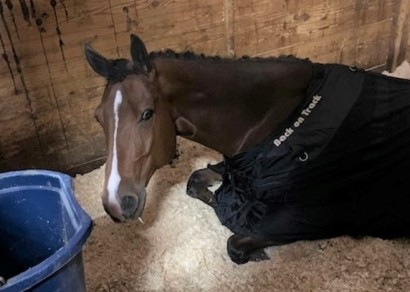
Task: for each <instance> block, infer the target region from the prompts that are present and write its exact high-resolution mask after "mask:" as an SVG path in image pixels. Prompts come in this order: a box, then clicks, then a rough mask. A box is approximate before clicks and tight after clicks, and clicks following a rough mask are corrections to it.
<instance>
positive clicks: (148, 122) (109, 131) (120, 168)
mask: <svg viewBox="0 0 410 292" xmlns="http://www.w3.org/2000/svg"><path fill="white" fill-rule="evenodd" d="M85 54H86V57H87V60H88V63H89V64H90V65H91V67H92V68H93V69H94V71H95V72H97V73H98V74H99V75H101V76H103V77H105V78H106V79H107V84H106V87H105V90H104V94H103V97H102V101H101V103H100V105H99V106H98V107H97V109H96V111H95V116H96V118H97V120H98V122H99V123H100V124H101V126H102V127H103V129H104V133H105V137H106V143H107V150H108V153H107V163H106V168H105V182H104V190H103V195H102V196H103V205H104V208H105V210H106V212H107V213H108V214H109V215H110V216H111V218H113V220H115V221H124V220H125V219H134V218H139V217H140V215H141V213H142V211H143V209H144V205H145V199H146V190H145V188H146V186H147V184H148V181H149V179H150V178H151V176H152V175H153V173H154V172H155V170H156V169H158V168H160V167H161V166H163V165H165V164H166V163H168V162H169V161H171V159H172V158H173V157H174V155H175V151H176V134H175V127H174V123H173V120H172V117H171V113H170V110H169V106H168V104H167V103H166V102H165V101H163V100H161V99H160V98H159V90H158V89H157V85H156V84H157V82H156V76H157V75H156V72H155V68H154V66H153V64H152V63H151V61H150V59H149V55H148V54H147V51H146V48H145V45H144V44H143V42H142V41H141V40H140V39H139V38H138V37H137V36H134V35H132V36H131V56H132V61H128V60H126V59H117V60H107V59H106V58H104V57H102V56H101V55H100V54H98V53H97V52H95V51H94V50H93V49H92V48H91V47H90V46H88V45H86V47H85Z"/></svg>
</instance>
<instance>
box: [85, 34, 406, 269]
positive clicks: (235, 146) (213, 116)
mask: <svg viewBox="0 0 410 292" xmlns="http://www.w3.org/2000/svg"><path fill="white" fill-rule="evenodd" d="M85 55H86V58H87V61H88V63H89V64H90V66H91V67H92V69H93V70H94V71H95V72H96V73H97V74H99V75H101V76H102V77H104V78H105V79H106V80H107V83H106V86H105V90H104V93H103V97H102V101H101V103H100V105H99V106H98V107H97V109H96V111H95V116H96V119H97V121H98V122H99V123H100V124H101V126H102V127H103V129H104V133H105V137H106V144H107V149H108V155H107V163H106V169H105V182H104V190H103V195H102V200H103V205H104V208H105V210H106V212H107V213H108V214H109V215H110V216H111V218H112V219H113V220H114V221H118V222H122V221H125V220H129V219H138V218H140V216H141V214H142V212H143V209H144V205H145V200H146V196H147V194H146V190H145V188H146V186H147V184H148V182H149V180H150V178H151V176H152V175H153V173H154V172H155V170H157V169H158V168H161V167H162V166H164V165H166V164H167V163H169V162H170V161H171V160H172V159H173V158H174V155H175V153H176V137H177V135H179V136H182V137H184V138H186V139H189V140H192V141H195V142H198V143H200V144H202V145H205V146H207V147H209V148H211V149H214V150H216V151H218V152H219V153H221V154H223V156H224V161H223V162H221V163H219V164H217V165H209V166H208V167H207V168H205V169H200V170H197V171H195V172H193V173H192V175H191V177H190V178H189V180H188V184H187V193H188V195H190V196H191V197H194V198H198V199H200V200H202V201H203V202H204V203H206V204H208V205H209V206H211V207H212V208H214V209H215V211H216V213H217V215H218V217H219V219H220V220H221V223H222V224H224V225H225V226H227V227H228V228H229V229H230V230H231V231H232V232H233V233H234V234H233V235H232V236H231V237H230V238H229V239H228V242H227V250H228V254H229V256H230V257H231V259H232V260H233V261H234V262H235V263H238V264H242V263H246V262H248V261H249V260H254V261H258V260H263V259H267V256H266V254H265V253H264V251H263V248H265V247H268V246H274V245H281V244H286V243H290V242H294V241H297V240H315V239H321V238H329V237H334V236H340V235H352V236H364V235H369V236H377V237H381V238H395V237H403V236H408V235H409V233H410V212H409V207H410V199H409V197H410V196H409V194H410V183H409V181H410V180H409V172H408V169H410V168H409V167H410V82H409V81H405V80H400V79H396V78H392V77H384V76H382V75H379V74H376V73H369V72H365V71H364V70H361V69H358V68H355V67H347V66H343V65H337V64H330V65H324V64H316V63H312V62H311V61H309V60H307V59H298V58H295V57H292V56H281V57H271V58H249V57H243V58H240V59H234V58H232V59H230V58H220V57H206V56H204V55H197V54H194V53H192V52H184V53H175V52H174V51H171V50H167V51H162V52H153V53H150V54H148V52H147V49H146V47H145V45H144V43H143V41H142V40H141V39H140V38H139V37H137V36H135V35H131V56H132V60H127V59H113V60H110V59H106V58H104V57H103V56H101V55H100V54H99V53H97V52H96V51H95V50H94V49H93V48H91V46H89V45H86V46H85ZM393 101H394V102H393ZM218 181H221V182H222V185H221V187H220V188H219V189H218V190H217V191H216V192H215V193H213V192H211V191H210V190H208V187H209V186H210V185H213V184H214V183H215V182H218Z"/></svg>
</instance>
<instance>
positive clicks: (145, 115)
mask: <svg viewBox="0 0 410 292" xmlns="http://www.w3.org/2000/svg"><path fill="white" fill-rule="evenodd" d="M153 115H154V111H153V110H152V109H147V110H146V111H144V113H143V114H142V120H143V121H148V120H149V119H151V118H152V116H153Z"/></svg>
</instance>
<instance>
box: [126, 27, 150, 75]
mask: <svg viewBox="0 0 410 292" xmlns="http://www.w3.org/2000/svg"><path fill="white" fill-rule="evenodd" d="M131 57H132V61H133V62H134V65H135V66H136V67H137V68H138V69H139V70H141V71H142V72H143V73H145V74H148V73H149V72H151V70H152V66H151V62H150V60H149V56H148V53H147V49H146V48H145V45H144V42H143V41H142V40H141V39H140V38H139V37H137V36H136V35H135V34H131Z"/></svg>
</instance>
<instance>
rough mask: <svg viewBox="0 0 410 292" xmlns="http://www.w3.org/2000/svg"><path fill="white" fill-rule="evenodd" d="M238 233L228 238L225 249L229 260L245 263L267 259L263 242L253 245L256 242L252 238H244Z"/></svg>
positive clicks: (240, 263) (239, 263)
mask: <svg viewBox="0 0 410 292" xmlns="http://www.w3.org/2000/svg"><path fill="white" fill-rule="evenodd" d="M245 239H246V240H244V237H242V236H240V235H237V234H235V235H232V236H231V237H229V239H228V244H227V250H228V254H229V256H230V258H231V260H232V261H233V262H234V263H236V264H238V265H242V264H246V263H247V262H249V261H252V262H261V261H265V260H269V259H270V258H269V256H268V255H267V254H266V253H265V251H264V247H266V246H268V245H265V244H262V245H258V246H255V242H258V241H257V240H255V239H252V238H249V237H248V238H245Z"/></svg>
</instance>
